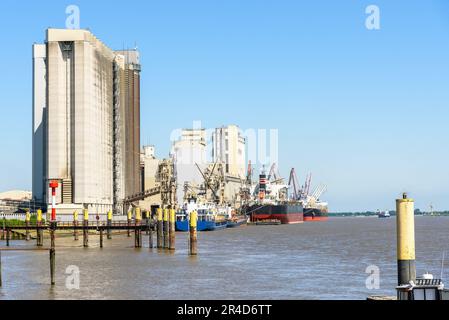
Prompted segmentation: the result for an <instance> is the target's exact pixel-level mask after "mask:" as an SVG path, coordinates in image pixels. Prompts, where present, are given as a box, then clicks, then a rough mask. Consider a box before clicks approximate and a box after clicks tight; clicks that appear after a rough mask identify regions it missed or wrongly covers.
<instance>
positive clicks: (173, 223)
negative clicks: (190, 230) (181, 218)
mask: <svg viewBox="0 0 449 320" xmlns="http://www.w3.org/2000/svg"><path fill="white" fill-rule="evenodd" d="M169 220H170V226H169V229H170V236H169V238H170V239H169V240H170V241H169V249H170V250H171V251H175V241H176V211H175V209H170V219H169Z"/></svg>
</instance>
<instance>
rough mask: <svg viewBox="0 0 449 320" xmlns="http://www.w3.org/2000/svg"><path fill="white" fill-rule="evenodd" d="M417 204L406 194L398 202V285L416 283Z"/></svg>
mask: <svg viewBox="0 0 449 320" xmlns="http://www.w3.org/2000/svg"><path fill="white" fill-rule="evenodd" d="M414 209H415V203H414V201H413V199H409V198H408V197H407V194H406V193H404V194H403V196H402V199H397V200H396V224H397V241H398V242H397V247H398V249H397V254H398V285H400V286H401V285H406V284H409V283H410V281H413V282H415V283H416V264H415V210H414Z"/></svg>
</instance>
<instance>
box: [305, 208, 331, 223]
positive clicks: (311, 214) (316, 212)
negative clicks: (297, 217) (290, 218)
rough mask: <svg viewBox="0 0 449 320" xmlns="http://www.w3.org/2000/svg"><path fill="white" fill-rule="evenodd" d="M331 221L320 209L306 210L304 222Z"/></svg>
mask: <svg viewBox="0 0 449 320" xmlns="http://www.w3.org/2000/svg"><path fill="white" fill-rule="evenodd" d="M328 219H329V217H328V214H327V213H326V212H323V211H322V210H320V209H310V208H306V209H304V221H305V222H320V221H327V220H328Z"/></svg>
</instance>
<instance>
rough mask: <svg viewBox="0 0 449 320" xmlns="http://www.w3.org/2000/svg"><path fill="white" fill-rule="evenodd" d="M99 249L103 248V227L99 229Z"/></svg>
mask: <svg viewBox="0 0 449 320" xmlns="http://www.w3.org/2000/svg"><path fill="white" fill-rule="evenodd" d="M100 248H103V227H100Z"/></svg>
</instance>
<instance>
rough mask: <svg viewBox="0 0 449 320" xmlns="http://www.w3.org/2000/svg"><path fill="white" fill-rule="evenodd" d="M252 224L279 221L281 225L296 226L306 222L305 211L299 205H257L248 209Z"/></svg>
mask: <svg viewBox="0 0 449 320" xmlns="http://www.w3.org/2000/svg"><path fill="white" fill-rule="evenodd" d="M247 210H248V211H247V214H248V215H249V216H250V219H251V222H256V223H257V222H259V221H265V220H278V221H280V222H281V224H296V223H303V222H304V210H303V207H302V205H301V204H299V203H286V204H267V205H263V204H256V205H252V206H249V207H248V208H247Z"/></svg>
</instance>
